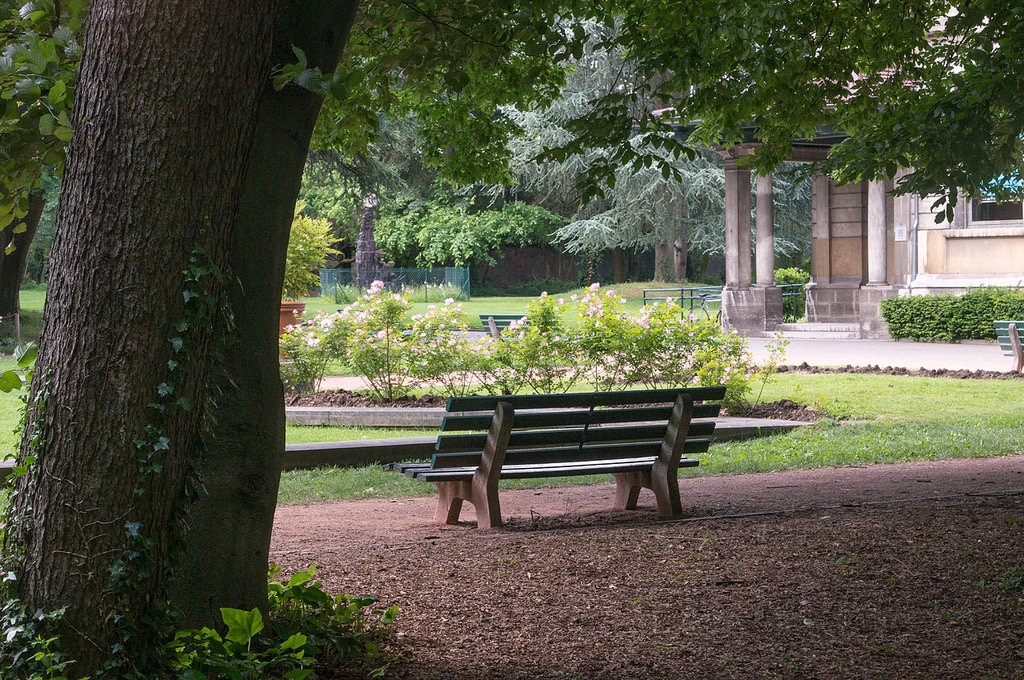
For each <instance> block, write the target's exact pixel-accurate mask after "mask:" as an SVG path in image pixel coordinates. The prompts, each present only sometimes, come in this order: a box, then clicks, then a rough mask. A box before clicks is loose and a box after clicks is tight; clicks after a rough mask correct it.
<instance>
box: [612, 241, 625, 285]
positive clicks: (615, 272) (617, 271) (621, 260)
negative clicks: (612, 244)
mask: <svg viewBox="0 0 1024 680" xmlns="http://www.w3.org/2000/svg"><path fill="white" fill-rule="evenodd" d="M612 277H613V278H614V280H615V283H625V282H626V256H625V253H623V251H622V248H612Z"/></svg>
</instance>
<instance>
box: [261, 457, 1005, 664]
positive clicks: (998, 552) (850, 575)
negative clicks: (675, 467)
mask: <svg viewBox="0 0 1024 680" xmlns="http://www.w3.org/2000/svg"><path fill="white" fill-rule="evenodd" d="M680 487H681V495H682V498H683V505H684V509H685V511H686V514H687V517H686V518H685V519H683V520H680V521H671V522H665V521H659V520H658V519H657V517H656V515H655V513H654V508H653V496H650V495H648V496H642V497H641V506H642V507H641V509H640V510H638V511H636V512H614V511H609V510H608V509H607V508H609V507H610V506H611V498H612V494H613V488H612V486H611V485H596V486H580V487H568V488H548V489H540V490H528V491H503V492H502V496H501V498H502V510H503V517H505V518H508V519H507V525H506V527H505V528H503V529H501V530H496V531H479V530H477V529H476V528H475V527H474V526H473V525H472V519H473V511H472V508H471V507H467V509H466V510H465V511H464V513H463V519H464V520H467V521H466V522H465V523H464V524H461V525H459V526H455V527H442V526H437V525H435V524H433V522H432V521H431V518H432V515H433V504H434V499H433V498H407V499H394V500H368V501H349V502H342V503H332V504H324V505H315V506H282V507H280V508H279V509H278V513H277V520H276V523H275V530H274V538H273V545H272V553H271V559H272V560H273V561H275V562H277V563H278V564H281V565H282V566H283V567H285V569H286V571H293V570H296V569H300V568H305V567H306V566H307V565H308V564H310V563H315V564H317V565H319V567H320V571H319V573H318V576H319V577H320V578H321V580H322V581H323V582H324V583H325V585H327V586H328V587H329V589H331V590H333V591H336V592H349V593H354V594H364V593H373V594H376V595H378V596H379V597H380V598H381V603H382V604H385V605H391V604H398V605H399V607H400V613H399V617H398V621H397V623H396V626H395V637H394V649H395V650H396V651H398V652H399V653H401V654H403V655H404V656H406V657H407V658H409V659H411V660H410V661H409V662H408V663H404V664H398V665H395V666H393V667H392V668H391V669H390V671H389V673H388V675H387V676H386V677H393V678H410V679H424V678H445V679H446V680H452V679H458V678H509V679H512V680H515V679H518V678H523V679H527V678H529V679H531V680H534V679H536V678H608V679H616V680H619V679H621V680H626V679H633V678H744V679H746V678H822V679H825V678H828V679H830V680H832V679H842V678H851V679H852V678H858V679H859V678H879V679H881V678H901V679H903V678H922V679H924V678H928V679H929V680H930V679H932V678H965V679H966V678H1021V677H1024V611H1022V607H1024V551H1022V547H1024V456H1007V457H1001V458H987V459H971V460H953V461H942V462H930V463H910V464H899V465H876V466H871V467H866V468H838V469H825V470H804V471H794V472H775V473H767V474H756V475H755V474H751V475H736V476H723V477H702V478H688V479H684V480H682V481H681V483H680ZM645 503H646V505H645ZM339 677H341V676H339ZM353 677H354V676H353Z"/></svg>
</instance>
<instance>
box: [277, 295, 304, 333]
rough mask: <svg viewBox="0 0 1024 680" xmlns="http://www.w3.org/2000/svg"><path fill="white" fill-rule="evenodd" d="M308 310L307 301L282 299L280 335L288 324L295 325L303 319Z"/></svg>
mask: <svg viewBox="0 0 1024 680" xmlns="http://www.w3.org/2000/svg"><path fill="white" fill-rule="evenodd" d="M305 311H306V303H305V302H302V301H301V300H299V301H291V300H282V301H281V318H280V321H279V323H278V329H277V332H278V335H281V334H283V333H284V329H285V328H287V327H288V326H294V325H295V324H297V323H299V322H301V321H302V315H303V313H304V312H305Z"/></svg>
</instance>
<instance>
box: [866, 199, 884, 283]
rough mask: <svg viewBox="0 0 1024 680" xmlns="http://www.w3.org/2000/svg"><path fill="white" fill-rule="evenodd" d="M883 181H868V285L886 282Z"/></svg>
mask: <svg viewBox="0 0 1024 680" xmlns="http://www.w3.org/2000/svg"><path fill="white" fill-rule="evenodd" d="M885 203H886V194H885V182H884V181H883V182H879V181H874V180H872V181H870V182H868V285H869V286H884V285H886V283H887V280H886V279H887V273H886V272H887V266H886V265H887V262H886V238H885V232H886V220H885Z"/></svg>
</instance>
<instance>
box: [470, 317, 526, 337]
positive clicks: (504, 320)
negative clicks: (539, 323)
mask: <svg viewBox="0 0 1024 680" xmlns="http://www.w3.org/2000/svg"><path fill="white" fill-rule="evenodd" d="M525 316H526V315H525V314H481V315H480V323H482V324H483V326H484V328H486V329H487V330H488V331H490V333H491V337H492V338H494V339H495V340H497V339H498V338H500V337H501V332H502V331H503V330H505V329H506V328H508V327H509V324H511V323H512V322H513V321H519V320H520V319H522V318H523V317H525Z"/></svg>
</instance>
